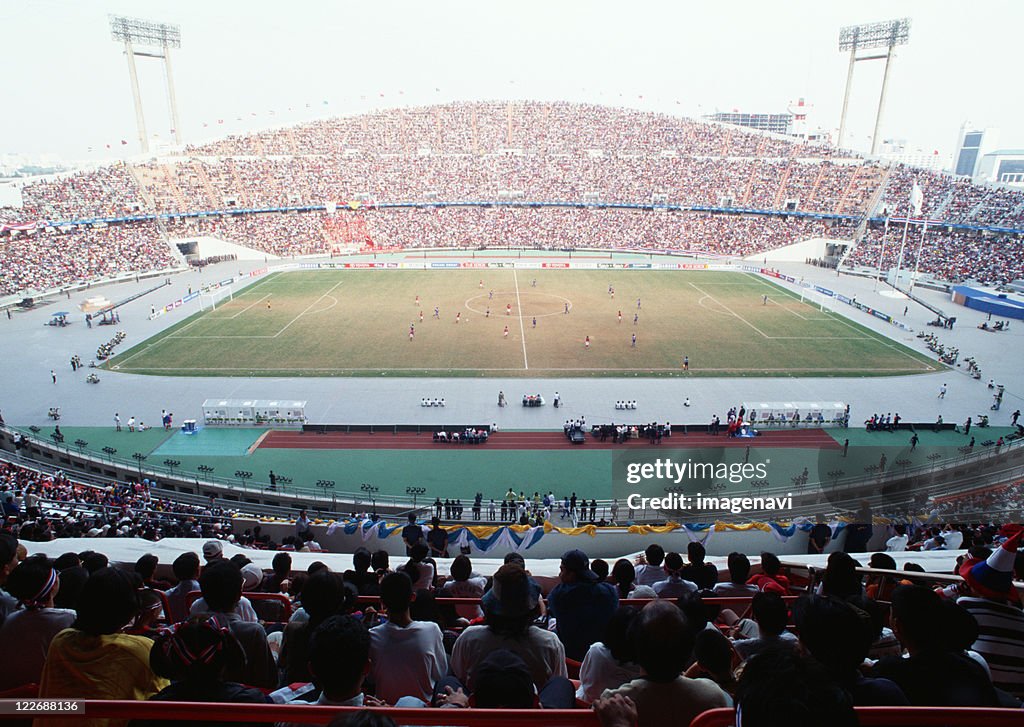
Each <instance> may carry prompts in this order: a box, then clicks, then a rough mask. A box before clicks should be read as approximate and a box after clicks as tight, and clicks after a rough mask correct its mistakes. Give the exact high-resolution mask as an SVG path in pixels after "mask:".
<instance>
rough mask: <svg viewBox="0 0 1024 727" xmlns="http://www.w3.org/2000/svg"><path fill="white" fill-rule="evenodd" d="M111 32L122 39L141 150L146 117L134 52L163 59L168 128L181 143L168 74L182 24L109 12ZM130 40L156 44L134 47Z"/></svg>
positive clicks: (144, 145) (144, 147)
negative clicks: (169, 112) (169, 119)
mask: <svg viewBox="0 0 1024 727" xmlns="http://www.w3.org/2000/svg"><path fill="white" fill-rule="evenodd" d="M110 34H111V36H112V37H113V39H114V40H116V41H118V42H121V43H124V54H125V55H126V56H127V57H128V75H129V77H130V78H131V82H132V98H133V100H134V101H135V122H136V124H138V127H139V144H140V145H141V146H142V151H143V153H145V152H148V151H149V138H148V137H147V136H146V120H145V118H144V116H143V114H142V97H141V96H140V95H139V76H138V74H137V73H136V71H135V56H143V57H146V58H160V59H162V60H163V62H164V74H165V75H166V77H167V100H168V105H169V106H170V110H171V129H172V131H173V132H174V143H175V144H178V145H180V144H181V124H180V123H178V101H177V99H176V97H175V95H174V78H173V77H172V75H171V48H180V47H181V27H180V26H177V25H168V24H166V23H153V22H150V21H148V20H139V19H137V18H126V17H123V16H120V15H111V16H110ZM133 43H139V44H140V45H143V46H148V47H151V48H156V49H158V50H153V51H140V50H135V47H134V46H133Z"/></svg>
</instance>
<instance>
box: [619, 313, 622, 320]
mask: <svg viewBox="0 0 1024 727" xmlns="http://www.w3.org/2000/svg"><path fill="white" fill-rule="evenodd" d="M619 323H622V311H619Z"/></svg>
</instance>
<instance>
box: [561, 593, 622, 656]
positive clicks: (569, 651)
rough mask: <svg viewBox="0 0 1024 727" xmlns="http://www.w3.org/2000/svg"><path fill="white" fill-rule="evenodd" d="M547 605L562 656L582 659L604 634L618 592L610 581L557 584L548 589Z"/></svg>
mask: <svg viewBox="0 0 1024 727" xmlns="http://www.w3.org/2000/svg"><path fill="white" fill-rule="evenodd" d="M548 606H549V609H550V611H551V614H552V615H553V616H554V617H555V619H556V622H555V631H556V633H557V634H558V638H559V639H560V640H561V642H562V644H563V645H564V646H565V655H566V656H567V657H569V658H570V659H575V660H576V661H582V660H583V657H584V656H586V654H587V650H588V649H589V648H590V645H591V644H593V643H594V642H595V641H600V640H601V638H602V637H603V636H604V630H605V627H607V625H608V622H609V621H610V620H611V618H612V615H613V614H614V613H615V610H616V609H617V608H618V607H619V595H618V594H617V593H616V592H615V586H613V585H612V584H611V583H590V582H586V581H581V582H576V583H560V584H558V585H557V586H555V589H554V590H553V591H551V595H550V596H549V597H548Z"/></svg>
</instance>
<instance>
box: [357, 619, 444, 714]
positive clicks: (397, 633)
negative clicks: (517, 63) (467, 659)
mask: <svg viewBox="0 0 1024 727" xmlns="http://www.w3.org/2000/svg"><path fill="white" fill-rule="evenodd" d="M370 669H371V671H372V673H373V678H374V681H375V682H376V684H377V696H378V697H380V698H381V699H383V700H384V701H385V702H387V703H388V704H394V703H395V702H397V701H398V700H399V699H401V698H402V697H417V698H419V699H422V700H423V701H424V702H427V703H428V704H429V703H430V698H431V695H432V694H433V689H434V684H436V683H437V682H438V681H439V680H440V679H441V677H443V676H444V675H445V674H447V673H448V656H447V655H446V654H445V651H444V642H443V640H442V637H441V629H440V628H439V627H438V625H437V624H436V623H434V622H432V621H413V622H412V623H410V624H409V625H408V626H404V627H403V626H396V625H395V624H394V623H391V622H390V621H389V622H388V623H383V624H381V625H380V626H374V627H373V628H372V629H370Z"/></svg>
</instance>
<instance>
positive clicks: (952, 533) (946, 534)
mask: <svg viewBox="0 0 1024 727" xmlns="http://www.w3.org/2000/svg"><path fill="white" fill-rule="evenodd" d="M942 537H943V538H945V540H946V549H947V550H960V548H961V547H963V544H964V534H963V533H962V532H960V531H959V530H944V531H942Z"/></svg>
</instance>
